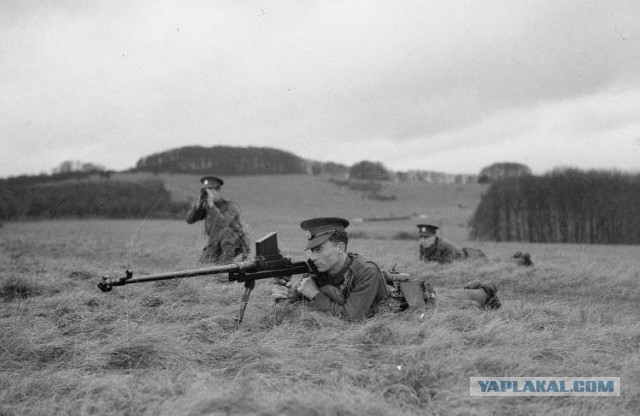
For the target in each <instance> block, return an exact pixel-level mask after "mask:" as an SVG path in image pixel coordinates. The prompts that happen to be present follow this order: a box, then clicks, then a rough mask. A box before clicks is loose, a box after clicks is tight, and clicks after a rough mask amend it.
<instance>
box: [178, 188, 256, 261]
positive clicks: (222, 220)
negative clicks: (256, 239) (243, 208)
mask: <svg viewBox="0 0 640 416" xmlns="http://www.w3.org/2000/svg"><path fill="white" fill-rule="evenodd" d="M200 183H201V184H202V186H201V188H200V199H199V201H198V203H197V204H194V205H193V206H192V207H191V209H190V210H189V213H188V214H187V223H188V224H193V223H194V222H197V221H201V220H204V232H205V234H206V235H207V237H208V238H209V241H208V243H207V245H206V246H205V247H204V248H203V249H202V255H201V256H200V262H201V263H214V264H229V263H232V262H233V260H234V259H235V258H236V257H237V256H239V255H241V256H242V260H245V259H246V258H247V256H248V254H249V244H248V242H247V238H246V236H245V233H244V228H243V226H242V222H241V221H240V207H239V206H238V204H237V203H235V202H233V201H228V200H226V199H224V198H223V197H222V195H221V194H220V187H221V186H222V185H223V184H224V181H223V180H222V179H220V178H217V177H215V176H205V177H203V178H201V179H200Z"/></svg>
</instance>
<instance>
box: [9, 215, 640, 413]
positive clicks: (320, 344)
mask: <svg viewBox="0 0 640 416" xmlns="http://www.w3.org/2000/svg"><path fill="white" fill-rule="evenodd" d="M363 227H364V226H363ZM282 228H283V230H282V231H281V232H280V234H279V240H280V244H281V246H282V248H283V251H285V253H287V254H288V255H291V256H294V257H296V258H298V257H302V256H303V252H302V251H301V245H302V243H303V237H301V235H300V233H299V231H298V230H297V226H296V225H295V224H293V225H288V226H283V227H282ZM363 231H365V232H367V233H371V235H375V231H376V230H375V228H372V229H366V228H363ZM203 243H204V239H203V237H202V236H201V234H200V230H199V228H196V227H190V226H188V225H186V224H185V223H183V222H178V221H147V222H144V223H142V224H141V223H140V222H133V221H91V222H89V221H87V222H82V221H65V222H39V223H21V224H5V226H4V228H3V236H2V241H1V242H0V264H2V268H1V269H0V290H3V291H4V292H3V293H10V292H11V290H14V289H10V288H12V287H22V288H24V289H19V290H14V292H15V293H16V294H17V293H19V295H15V296H12V297H6V296H5V297H4V298H3V300H2V302H1V303H0V414H7V415H11V414H20V415H39V414H65V415H67V414H70V415H73V414H78V415H80V414H123V415H138V414H149V415H151V414H153V415H157V414H165V415H175V414H185V415H205V414H260V415H280V414H284V415H321V414H328V415H342V414H345V415H362V414H372V415H388V414H394V415H395V414H399V415H402V414H405V415H425V414H427V415H429V414H433V415H445V414H446V415H449V414H454V415H456V414H479V415H484V414H486V415H489V414H549V415H566V414H573V415H579V414H629V415H631V414H638V410H639V409H640V358H639V357H640V324H639V322H640V321H639V318H640V308H639V307H638V303H637V299H638V297H639V296H640V280H639V279H640V275H639V270H640V267H638V266H640V263H639V262H640V260H639V259H638V256H637V247H630V246H619V247H611V246H578V245H566V246H559V245H534V244H529V245H524V246H517V245H515V244H490V243H482V244H479V245H477V247H479V248H481V249H482V250H484V251H485V252H486V253H487V255H488V257H489V260H488V261H484V262H483V261H475V262H469V263H456V264H451V265H437V264H434V265H432V264H423V263H420V262H418V260H417V247H416V245H417V242H416V241H409V240H378V239H353V240H352V241H351V242H350V245H349V246H350V247H349V248H350V250H353V251H356V252H360V253H362V254H363V255H365V256H367V257H369V258H371V259H375V260H376V261H378V263H379V264H380V265H381V266H382V267H385V268H390V267H392V266H393V265H394V264H395V265H396V268H397V269H398V270H401V271H407V272H411V273H413V274H415V275H417V276H421V277H425V278H426V279H428V280H429V281H430V282H431V283H432V284H433V285H434V286H435V288H436V291H437V292H438V293H440V294H441V295H445V294H448V293H453V292H454V291H456V290H460V289H459V288H460V287H461V286H462V285H463V284H464V283H466V282H467V281H469V280H472V279H476V278H480V279H481V280H493V281H494V282H496V283H497V284H498V285H499V287H500V289H499V296H500V298H501V300H502V304H503V308H501V309H499V310H497V311H480V310H479V309H477V308H475V307H471V306H469V305H466V304H460V305H446V304H444V303H439V304H437V305H436V306H435V307H433V308H430V309H428V310H427V311H407V312H405V313H402V314H382V315H379V316H376V317H374V318H372V319H370V320H367V321H365V322H363V323H348V322H343V321H340V320H338V319H335V318H333V317H330V316H327V315H325V314H323V313H319V312H316V311H314V310H312V309H310V308H308V307H305V306H304V305H298V306H291V305H274V304H273V303H272V302H271V300H270V298H269V289H270V287H269V286H270V285H269V283H268V282H267V281H259V282H258V283H257V285H256V289H255V290H254V293H253V294H252V297H251V301H250V303H249V306H248V308H247V311H246V314H245V321H244V323H243V327H242V329H241V330H240V331H238V332H236V331H234V329H233V324H234V321H233V318H234V316H235V313H236V311H237V306H238V304H237V301H238V299H239V297H240V295H241V293H242V291H243V287H242V285H239V284H229V283H224V282H223V279H221V278H216V277H196V278H190V279H182V280H175V281H169V282H164V283H147V284H140V285H128V286H124V287H119V288H115V289H114V291H113V292H110V293H102V292H100V291H99V290H98V289H97V287H96V283H97V281H98V278H99V276H100V275H101V274H103V273H107V272H108V273H110V274H112V275H115V274H118V273H123V272H124V269H126V268H130V269H131V270H133V271H134V273H136V274H141V273H151V272H161V271H168V270H181V269H186V268H191V267H196V266H197V264H196V260H197V258H198V255H199V251H200V249H201V246H202V244H203ZM467 245H469V244H467ZM517 250H526V251H528V252H530V253H531V254H532V256H533V259H534V261H535V263H536V265H535V266H534V267H532V268H523V267H518V266H516V265H515V264H514V263H512V262H511V261H510V259H509V258H510V255H511V254H512V253H513V252H515V251H517ZM29 288H31V289H29ZM33 288H37V290H33ZM472 376H619V377H621V379H622V397H618V398H615V397H611V398H595V397H593V398H571V397H564V398H563V397H539V398H472V397H470V396H469V377H472Z"/></svg>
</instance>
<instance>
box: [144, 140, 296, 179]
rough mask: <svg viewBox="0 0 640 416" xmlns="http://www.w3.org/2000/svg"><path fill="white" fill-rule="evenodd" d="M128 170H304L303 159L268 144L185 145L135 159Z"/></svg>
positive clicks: (259, 172)
mask: <svg viewBox="0 0 640 416" xmlns="http://www.w3.org/2000/svg"><path fill="white" fill-rule="evenodd" d="M132 171H134V172H136V171H145V172H153V173H160V172H164V173H198V174H216V175H270V174H298V173H302V174H306V173H307V164H306V162H305V160H304V159H302V158H300V157H298V156H296V155H294V154H293V153H289V152H285V151H282V150H278V149H272V148H268V147H246V148H244V147H232V146H213V147H202V146H186V147H181V148H178V149H173V150H168V151H165V152H161V153H155V154H152V155H150V156H146V157H143V158H142V159H140V160H138V162H137V163H136V167H135V168H133V169H132Z"/></svg>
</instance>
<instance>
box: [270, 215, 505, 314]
mask: <svg viewBox="0 0 640 416" xmlns="http://www.w3.org/2000/svg"><path fill="white" fill-rule="evenodd" d="M348 225H349V221H347V220H345V219H343V218H336V217H324V218H312V219H309V220H306V221H303V222H302V223H301V224H300V227H301V228H302V229H303V230H305V231H306V232H307V239H308V241H307V245H306V247H305V250H309V259H310V260H311V262H312V263H313V264H314V266H315V267H316V268H317V273H315V274H313V275H307V276H304V277H296V276H294V277H293V278H291V279H288V280H286V279H279V280H276V284H275V286H274V288H273V290H272V292H271V295H272V297H273V298H274V299H276V300H280V299H286V300H289V301H292V302H295V301H298V300H303V298H304V299H306V300H307V301H308V303H309V304H310V305H311V306H312V307H315V308H317V309H319V310H321V311H325V312H328V313H331V314H333V315H335V316H338V317H341V318H343V319H345V320H349V321H353V320H360V319H363V318H368V317H371V316H373V315H374V314H376V313H377V312H380V311H393V310H402V309H403V308H406V307H408V306H409V305H408V304H407V300H408V298H415V297H416V295H417V296H418V297H419V298H420V300H422V305H424V298H425V297H428V296H429V293H426V292H423V289H424V286H423V287H422V288H420V287H419V285H417V284H413V285H404V288H405V292H402V293H401V292H399V291H398V288H402V287H403V285H402V283H400V284H398V285H393V283H394V282H393V281H392V278H390V274H389V273H387V272H383V271H381V270H380V268H379V267H378V265H377V264H376V263H374V262H372V261H370V260H367V259H366V258H364V257H362V256H361V255H359V254H354V253H349V252H347V245H348V242H349V236H348V234H347V232H346V228H347V226H348ZM404 283H411V282H404ZM406 290H408V291H410V292H407V291H406ZM416 290H417V291H418V292H419V293H416ZM458 292H460V291H458ZM495 295H496V288H495V286H493V285H483V284H482V283H480V282H474V283H473V285H471V286H470V287H469V288H468V290H465V291H464V295H463V297H464V298H465V299H467V300H471V301H474V302H476V303H477V304H478V305H479V306H482V307H488V308H492V309H493V308H498V307H500V303H499V301H498V300H497V297H496V296H495ZM454 298H455V299H457V297H455V296H454Z"/></svg>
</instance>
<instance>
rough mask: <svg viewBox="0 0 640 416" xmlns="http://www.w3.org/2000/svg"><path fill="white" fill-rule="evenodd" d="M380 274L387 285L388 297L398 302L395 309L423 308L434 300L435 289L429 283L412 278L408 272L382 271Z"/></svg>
mask: <svg viewBox="0 0 640 416" xmlns="http://www.w3.org/2000/svg"><path fill="white" fill-rule="evenodd" d="M382 275H383V276H384V278H385V281H386V283H387V285H388V286H389V289H390V290H389V293H390V298H392V299H393V300H395V301H396V303H398V302H399V304H398V305H397V310H399V311H403V310H405V309H408V308H425V307H428V306H430V305H431V304H433V303H434V302H435V290H434V289H433V288H432V287H431V284H429V283H427V282H425V281H423V280H417V279H412V277H411V275H409V274H408V273H393V272H388V271H383V272H382Z"/></svg>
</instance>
